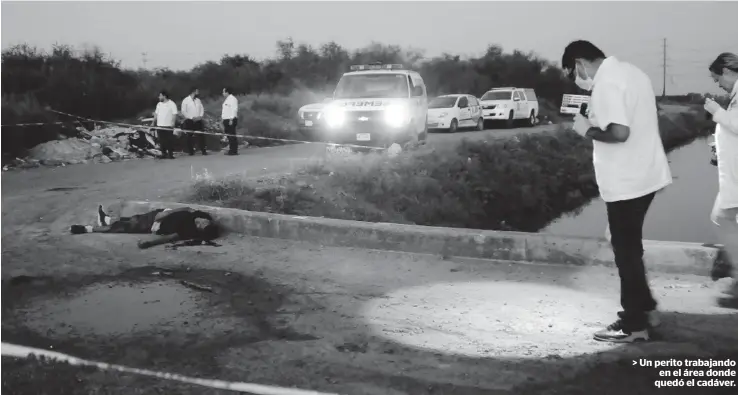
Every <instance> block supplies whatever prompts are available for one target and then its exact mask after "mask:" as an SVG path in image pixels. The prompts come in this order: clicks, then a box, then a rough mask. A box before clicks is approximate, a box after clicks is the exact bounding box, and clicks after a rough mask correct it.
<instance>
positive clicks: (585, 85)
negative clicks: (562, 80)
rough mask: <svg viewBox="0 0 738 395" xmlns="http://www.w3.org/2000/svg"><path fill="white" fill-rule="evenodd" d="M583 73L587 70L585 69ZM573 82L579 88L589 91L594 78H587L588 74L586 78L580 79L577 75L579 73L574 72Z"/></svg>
mask: <svg viewBox="0 0 738 395" xmlns="http://www.w3.org/2000/svg"><path fill="white" fill-rule="evenodd" d="M584 74H587V72H586V71H585V72H584ZM574 83H575V84H577V86H578V87H580V88H581V89H584V90H585V91H591V90H592V87H593V86H594V80H592V79H591V78H589V76H587V79H586V80H584V79H581V78H580V77H579V73H577V74H576V78H575V79H574Z"/></svg>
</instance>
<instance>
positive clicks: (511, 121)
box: [505, 111, 515, 129]
mask: <svg viewBox="0 0 738 395" xmlns="http://www.w3.org/2000/svg"><path fill="white" fill-rule="evenodd" d="M505 126H507V128H508V129H512V128H513V127H515V113H513V112H512V111H510V116H509V117H508V118H507V122H506V123H505Z"/></svg>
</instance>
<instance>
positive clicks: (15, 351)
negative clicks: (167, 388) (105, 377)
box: [2, 342, 339, 395]
mask: <svg viewBox="0 0 738 395" xmlns="http://www.w3.org/2000/svg"><path fill="white" fill-rule="evenodd" d="M2 355H3V356H8V357H14V358H29V357H32V356H35V357H43V358H47V359H50V360H55V361H60V362H66V363H68V364H70V365H79V366H92V367H96V368H98V369H102V370H114V371H118V372H123V373H134V374H140V375H143V376H149V377H156V378H158V379H164V380H171V381H178V382H180V383H187V384H195V385H199V386H202V387H208V388H214V389H222V390H229V391H235V392H245V393H249V394H255V395H339V394H336V393H329V392H318V391H311V390H302V389H299V388H287V387H277V386H272V385H264V384H252V383H244V382H238V381H224V380H214V379H200V378H196V377H189V376H184V375H181V374H176V373H166V372H157V371H154V370H148V369H139V368H130V367H127V366H123V365H116V364H110V363H105V362H95V361H90V360H86V359H82V358H77V357H74V356H71V355H68V354H63V353H60V352H56V351H48V350H43V349H40V348H33V347H26V346H20V345H17V344H12V343H5V342H3V343H2Z"/></svg>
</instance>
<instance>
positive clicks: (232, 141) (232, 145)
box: [223, 118, 238, 154]
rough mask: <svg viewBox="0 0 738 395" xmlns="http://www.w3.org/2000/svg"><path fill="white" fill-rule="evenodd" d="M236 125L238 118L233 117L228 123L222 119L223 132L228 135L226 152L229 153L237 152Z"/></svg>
mask: <svg viewBox="0 0 738 395" xmlns="http://www.w3.org/2000/svg"><path fill="white" fill-rule="evenodd" d="M237 125H238V119H237V118H233V119H231V121H230V125H228V122H227V121H223V129H224V133H225V134H227V135H228V152H229V153H231V154H237V153H238V138H237V137H236V126H237Z"/></svg>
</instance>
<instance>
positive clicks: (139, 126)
mask: <svg viewBox="0 0 738 395" xmlns="http://www.w3.org/2000/svg"><path fill="white" fill-rule="evenodd" d="M48 111H51V112H53V113H57V114H60V115H65V116H68V117H72V118H76V119H79V120H83V121H87V122H95V123H104V124H108V125H117V126H125V127H130V128H149V129H155V130H171V131H173V132H182V133H194V134H204V135H208V136H225V137H232V136H233V135H230V134H226V133H218V132H205V131H200V130H189V129H182V128H170V127H159V126H146V125H133V124H129V123H122V122H110V121H100V120H95V119H90V118H85V117H81V116H79V115H74V114H70V113H66V112H63V111H57V110H54V109H50V108H49V109H48ZM235 137H239V138H244V139H257V140H269V141H281V142H285V143H301V144H325V145H329V146H334V147H349V148H360V149H369V150H384V149H385V148H383V147H367V146H363V145H356V144H337V143H326V142H322V141H304V140H293V139H278V138H274V137H262V136H251V135H243V134H237V135H235Z"/></svg>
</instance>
